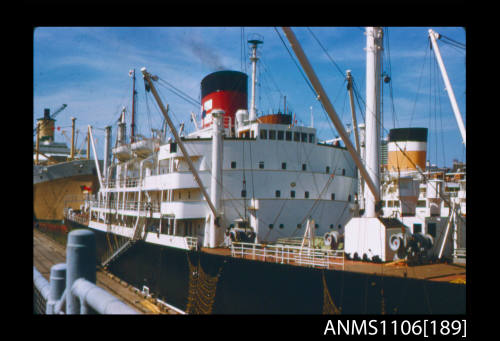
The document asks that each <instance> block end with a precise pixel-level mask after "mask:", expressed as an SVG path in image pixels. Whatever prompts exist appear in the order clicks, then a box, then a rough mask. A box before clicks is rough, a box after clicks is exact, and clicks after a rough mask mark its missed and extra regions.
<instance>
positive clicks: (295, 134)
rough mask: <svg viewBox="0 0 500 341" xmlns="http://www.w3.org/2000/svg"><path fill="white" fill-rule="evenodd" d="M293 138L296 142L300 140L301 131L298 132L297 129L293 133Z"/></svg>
mask: <svg viewBox="0 0 500 341" xmlns="http://www.w3.org/2000/svg"><path fill="white" fill-rule="evenodd" d="M293 140H294V141H295V142H300V133H299V132H296V131H295V132H294V133H293Z"/></svg>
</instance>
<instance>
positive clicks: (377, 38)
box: [364, 27, 383, 218]
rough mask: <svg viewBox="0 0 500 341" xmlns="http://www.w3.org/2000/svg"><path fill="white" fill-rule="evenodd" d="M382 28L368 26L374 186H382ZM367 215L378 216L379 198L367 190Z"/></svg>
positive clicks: (368, 140)
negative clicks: (380, 158)
mask: <svg viewBox="0 0 500 341" xmlns="http://www.w3.org/2000/svg"><path fill="white" fill-rule="evenodd" d="M382 34H383V32H382V28H380V27H367V28H366V122H365V124H366V130H365V148H366V160H365V161H366V168H367V169H368V173H369V174H370V178H371V179H372V180H373V182H374V186H376V187H377V188H380V168H379V154H380V96H379V95H380V65H381V61H382V57H381V51H382ZM364 192H365V193H364V194H365V217H368V218H373V217H376V212H375V204H376V202H377V201H379V199H377V198H375V197H374V196H373V194H372V193H371V192H370V191H368V190H365V191H364Z"/></svg>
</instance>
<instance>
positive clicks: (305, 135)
mask: <svg viewBox="0 0 500 341" xmlns="http://www.w3.org/2000/svg"><path fill="white" fill-rule="evenodd" d="M301 136H302V142H307V133H302V134H301Z"/></svg>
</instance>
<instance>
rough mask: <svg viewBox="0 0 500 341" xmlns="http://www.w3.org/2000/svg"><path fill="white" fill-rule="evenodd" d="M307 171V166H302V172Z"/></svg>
mask: <svg viewBox="0 0 500 341" xmlns="http://www.w3.org/2000/svg"><path fill="white" fill-rule="evenodd" d="M306 169H307V165H306V164H305V163H303V164H302V170H303V171H305V170H306Z"/></svg>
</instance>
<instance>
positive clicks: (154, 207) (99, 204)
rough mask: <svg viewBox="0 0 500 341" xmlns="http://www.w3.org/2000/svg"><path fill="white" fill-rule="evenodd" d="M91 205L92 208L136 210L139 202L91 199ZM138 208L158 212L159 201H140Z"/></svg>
mask: <svg viewBox="0 0 500 341" xmlns="http://www.w3.org/2000/svg"><path fill="white" fill-rule="evenodd" d="M91 207H92V208H108V209H113V210H117V209H125V210H132V211H136V210H137V208H138V207H139V202H138V201H126V202H125V204H124V203H123V202H122V201H117V200H110V201H92V202H91ZM140 210H141V211H149V210H151V211H153V212H160V203H159V202H151V203H148V202H141V203H140Z"/></svg>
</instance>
